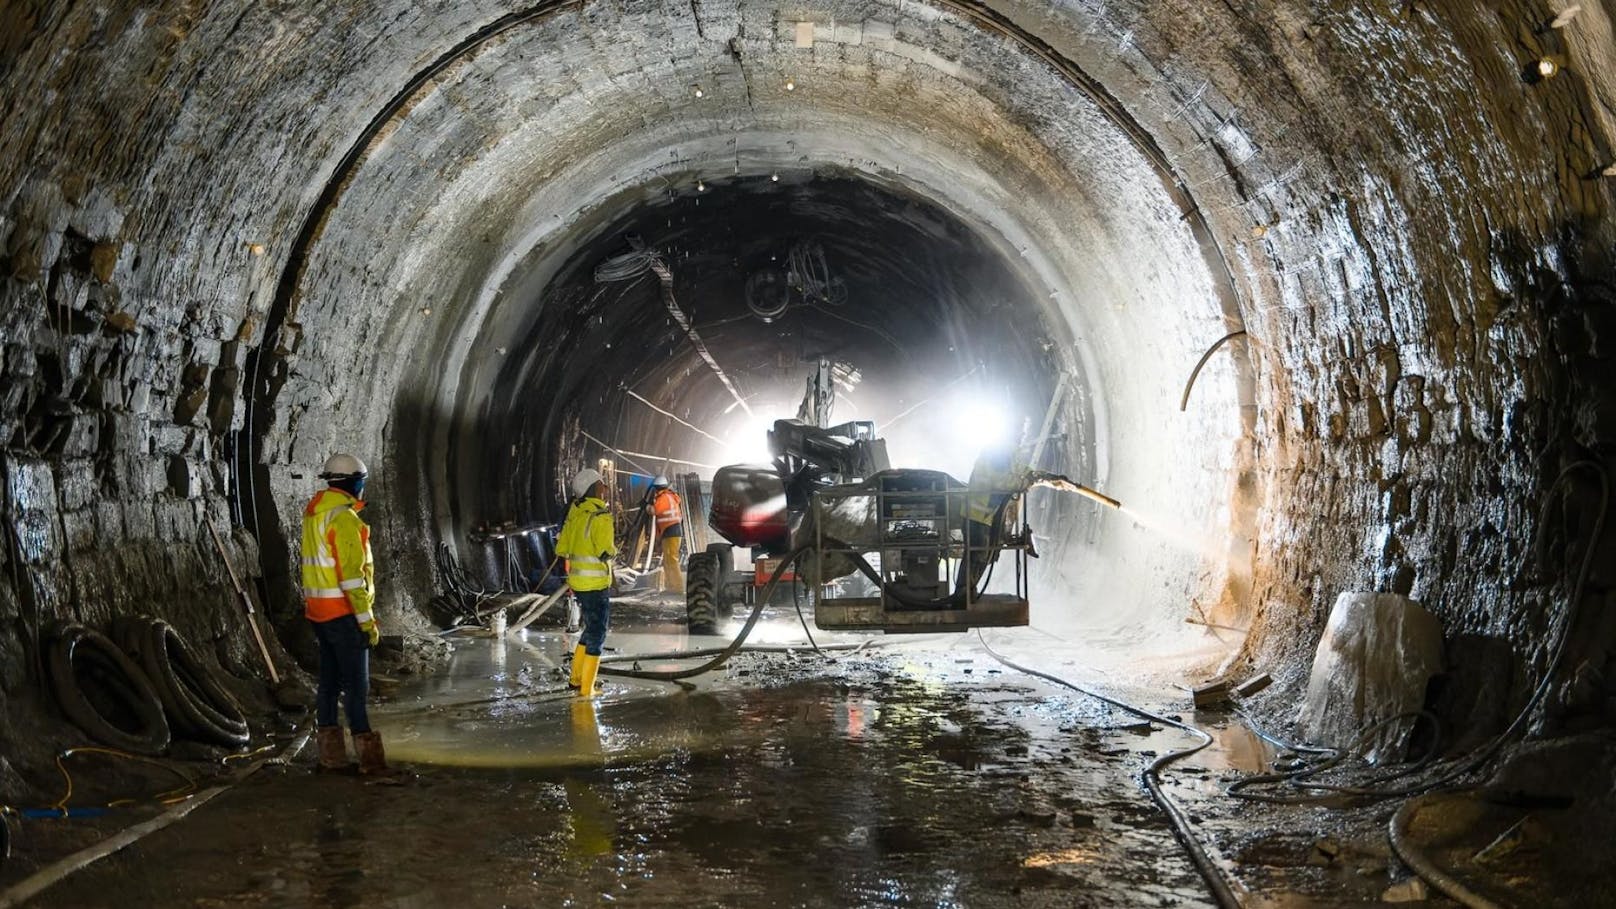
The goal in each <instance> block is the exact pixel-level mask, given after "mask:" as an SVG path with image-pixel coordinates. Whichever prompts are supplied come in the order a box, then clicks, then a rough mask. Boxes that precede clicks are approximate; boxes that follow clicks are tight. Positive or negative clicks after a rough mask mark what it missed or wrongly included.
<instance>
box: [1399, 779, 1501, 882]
mask: <svg viewBox="0 0 1616 909" xmlns="http://www.w3.org/2000/svg"><path fill="white" fill-rule="evenodd" d="M1426 798H1427V796H1420V797H1418V798H1412V799H1409V800H1408V801H1406V802H1404V803H1403V804H1402V806H1401V807H1399V808H1398V809H1397V813H1396V814H1393V815H1392V819H1391V820H1390V821H1389V822H1388V823H1387V825H1386V837H1387V839H1389V840H1391V844H1392V851H1393V852H1396V853H1397V857H1398V858H1400V859H1402V860H1403V864H1405V865H1407V866H1408V867H1409V868H1411V869H1413V871H1414V873H1415V874H1418V875H1419V876H1420V877H1422V878H1424V879H1425V882H1426V883H1428V884H1430V885H1431V886H1433V887H1435V888H1436V889H1438V890H1440V891H1442V893H1443V894H1445V895H1446V896H1448V897H1449V898H1450V899H1454V900H1457V901H1459V902H1460V903H1463V904H1464V905H1466V906H1468V907H1470V909H1501V907H1500V906H1499V905H1498V904H1497V903H1495V902H1493V901H1492V900H1489V899H1487V898H1486V897H1484V896H1481V895H1479V894H1477V893H1476V892H1475V891H1474V890H1471V889H1470V888H1468V887H1466V886H1465V885H1464V884H1462V883H1460V882H1459V881H1458V879H1456V878H1454V877H1453V876H1452V875H1450V874H1448V873H1447V872H1445V871H1443V870H1442V869H1440V868H1438V867H1437V866H1436V865H1435V864H1434V863H1432V862H1431V860H1430V859H1428V858H1426V857H1425V853H1423V852H1421V851H1420V850H1419V849H1418V848H1417V847H1416V846H1415V845H1414V843H1413V841H1412V840H1411V839H1410V838H1409V835H1408V828H1409V825H1410V824H1412V823H1413V821H1414V815H1415V814H1416V813H1417V812H1418V811H1419V810H1420V803H1421V802H1422V801H1424V800H1425V799H1426Z"/></svg>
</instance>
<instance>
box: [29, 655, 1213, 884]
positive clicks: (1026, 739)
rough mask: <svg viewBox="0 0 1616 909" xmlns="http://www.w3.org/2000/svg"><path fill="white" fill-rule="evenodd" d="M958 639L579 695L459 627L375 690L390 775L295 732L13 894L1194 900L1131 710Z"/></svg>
mask: <svg viewBox="0 0 1616 909" xmlns="http://www.w3.org/2000/svg"><path fill="white" fill-rule="evenodd" d="M611 643H612V644H615V645H616V646H617V647H618V648H621V650H622V651H625V652H650V651H655V650H662V649H669V648H668V647H667V644H668V643H669V641H668V640H667V639H665V638H663V637H661V636H658V635H652V634H634V633H632V632H630V633H620V634H617V635H615V636H614V638H613V640H612V641H611ZM970 643H974V638H972V639H968V641H967V639H962V638H953V639H944V640H941V641H937V640H933V641H929V642H918V643H907V644H904V645H903V646H900V647H897V648H893V649H891V650H883V651H879V652H876V651H866V652H863V653H859V654H856V655H843V656H840V657H839V658H838V659H836V660H835V661H834V662H829V661H827V660H826V659H825V658H822V657H819V656H816V655H813V654H811V653H805V654H802V655H796V654H767V655H765V654H757V655H750V654H748V655H742V656H741V657H739V658H737V660H736V661H735V662H734V663H732V664H731V666H730V667H729V668H728V669H727V670H725V671H722V672H720V673H717V674H715V676H714V677H704V679H703V682H702V684H701V687H699V688H696V689H694V690H688V689H681V688H679V687H676V686H674V685H669V684H665V683H646V682H637V681H623V680H617V679H613V680H611V681H609V682H608V683H607V685H606V690H605V692H604V694H603V695H602V696H601V697H600V698H599V699H598V700H597V701H596V702H595V704H594V705H593V706H592V707H591V706H590V705H588V704H587V703H586V702H581V701H578V700H575V699H572V698H568V697H566V696H565V694H564V693H562V692H560V691H557V690H556V689H557V686H558V685H559V684H560V680H559V678H558V674H557V670H556V668H555V667H556V666H557V664H558V659H557V658H558V656H559V655H560V653H562V652H563V650H564V646H565V645H564V641H563V640H562V639H561V638H560V637H559V636H557V635H537V636H534V637H533V638H532V639H531V640H530V641H527V642H515V641H512V642H509V643H500V642H496V641H493V640H489V639H480V640H471V641H463V642H461V643H460V644H459V645H458V647H457V650H456V654H455V658H454V663H453V665H452V669H451V672H450V673H447V674H444V675H440V676H437V677H434V678H430V679H423V680H421V681H419V682H416V683H413V684H411V685H410V686H408V687H405V688H401V689H400V690H399V691H398V692H397V693H396V695H395V696H394V697H393V698H392V699H391V700H390V701H389V702H388V703H387V704H384V705H382V706H381V708H380V709H379V710H378V711H377V715H376V719H375V725H376V727H377V728H378V729H379V730H381V731H382V732H383V734H384V736H386V738H387V741H388V745H389V751H390V755H389V756H390V757H391V758H392V759H393V760H394V761H395V762H403V763H407V764H409V765H411V766H413V767H414V768H415V769H416V770H417V772H418V774H419V776H418V779H417V780H416V781H415V782H414V783H413V784H412V785H410V786H408V787H404V788H390V787H383V786H373V785H364V784H362V783H360V782H359V781H358V780H356V779H353V778H347V777H340V776H323V775H317V774H315V773H313V772H312V754H310V753H309V751H310V750H311V749H305V751H304V753H303V754H302V756H301V757H300V758H299V759H298V761H296V762H294V763H293V764H292V765H291V766H290V767H287V768H284V769H274V768H266V769H265V770H264V771H262V772H260V773H258V774H257V775H256V776H254V777H252V778H250V779H249V780H247V781H246V782H244V783H243V784H241V785H240V786H238V787H236V788H235V789H232V790H231V791H229V792H227V793H225V794H224V795H222V796H220V797H219V798H218V799H216V800H215V801H213V802H211V803H209V804H208V805H206V806H203V807H202V808H201V809H199V810H197V811H196V812H195V813H193V814H192V815H191V816H189V817H188V818H186V819H185V820H184V821H182V822H180V823H179V824H176V825H174V826H172V827H169V828H167V829H164V830H162V831H159V832H157V833H155V834H152V835H150V836H148V837H146V838H145V839H143V840H141V841H139V842H138V843H137V844H135V845H134V846H132V847H131V848H129V849H127V850H125V851H123V852H121V853H119V854H117V855H115V856H113V857H112V858H110V859H108V860H106V861H104V862H101V863H99V864H97V865H95V866H92V867H91V868H90V869H88V870H86V871H84V872H81V873H79V874H77V875H75V876H73V877H71V878H69V879H67V880H66V881H64V882H62V883H61V884H59V885H57V886H56V887H55V888H53V889H52V890H51V891H49V892H47V893H46V894H44V896H43V897H42V898H41V899H42V900H43V902H41V903H40V905H46V904H49V905H60V906H94V905H119V906H137V907H138V906H172V905H193V906H238V905H239V906H246V905H251V906H357V905H378V906H441V905H448V904H455V905H461V906H467V907H473V906H504V905H509V906H590V905H604V904H608V903H612V904H622V905H634V906H973V907H974V906H1011V905H1014V906H1201V905H1210V903H1209V902H1208V898H1207V897H1206V896H1205V890H1204V885H1203V884H1202V882H1201V880H1200V879H1199V878H1198V877H1197V875H1196V874H1195V872H1194V870H1193V868H1192V866H1191V865H1190V863H1189V861H1188V860H1187V859H1186V858H1185V856H1184V854H1183V852H1182V850H1181V849H1180V847H1179V846H1178V844H1177V843H1176V842H1175V841H1174V839H1173V836H1172V834H1171V831H1170V829H1169V828H1168V826H1167V824H1166V822H1165V821H1164V820H1163V819H1162V818H1161V816H1160V815H1159V814H1158V813H1157V812H1156V810H1155V808H1154V806H1153V805H1152V804H1151V803H1150V801H1149V800H1148V798H1147V797H1146V795H1145V794H1144V793H1143V792H1142V791H1141V790H1140V789H1139V786H1138V783H1137V779H1136V777H1137V769H1138V764H1139V762H1140V761H1141V760H1142V759H1141V758H1139V756H1138V753H1137V752H1135V751H1130V750H1128V748H1127V746H1126V743H1125V742H1124V741H1122V740H1125V739H1129V738H1135V739H1137V738H1139V736H1137V735H1135V734H1134V733H1132V732H1129V731H1127V730H1124V729H1120V728H1108V727H1107V724H1109V723H1113V722H1122V721H1120V720H1115V719H1113V718H1111V717H1110V715H1108V714H1106V713H1104V712H1103V711H1102V709H1101V708H1099V707H1097V706H1096V705H1094V704H1092V703H1085V702H1084V701H1083V700H1082V699H1077V698H1074V697H1069V696H1068V693H1067V692H1064V691H1062V690H1060V689H1058V688H1056V687H1054V686H1050V685H1046V684H1045V683H1043V682H1041V681H1039V680H1036V679H1032V678H1029V677H1027V676H1023V675H1020V674H1018V673H1015V672H1012V671H1010V670H1006V669H1002V668H1001V667H999V666H998V664H997V663H995V662H993V661H992V660H991V659H990V658H988V657H987V656H986V655H984V654H983V653H982V652H981V651H980V650H977V649H975V648H973V647H972V646H969V644H970ZM647 665H648V666H649V664H647Z"/></svg>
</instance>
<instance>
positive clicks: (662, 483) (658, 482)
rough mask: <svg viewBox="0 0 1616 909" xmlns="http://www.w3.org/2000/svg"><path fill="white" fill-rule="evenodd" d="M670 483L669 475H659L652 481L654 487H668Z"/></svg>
mask: <svg viewBox="0 0 1616 909" xmlns="http://www.w3.org/2000/svg"><path fill="white" fill-rule="evenodd" d="M670 485H672V484H670V483H669V482H668V478H667V477H657V478H656V479H654V480H652V481H651V488H652V489H667V488H668V487H669V486H670Z"/></svg>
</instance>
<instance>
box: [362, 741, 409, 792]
mask: <svg viewBox="0 0 1616 909" xmlns="http://www.w3.org/2000/svg"><path fill="white" fill-rule="evenodd" d="M353 740H354V750H356V751H358V752H359V775H360V776H362V777H365V778H366V780H365V781H366V782H368V783H386V784H388V785H391V786H396V785H398V784H400V783H403V782H406V781H408V780H409V778H410V772H409V771H408V770H401V769H399V768H397V767H389V766H387V752H386V751H384V750H383V749H382V734H381V733H379V732H356V733H354V737H353Z"/></svg>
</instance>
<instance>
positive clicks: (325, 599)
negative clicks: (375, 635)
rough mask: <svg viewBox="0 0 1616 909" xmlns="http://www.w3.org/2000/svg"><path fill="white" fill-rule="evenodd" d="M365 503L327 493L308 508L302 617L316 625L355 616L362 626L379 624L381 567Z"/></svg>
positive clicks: (331, 491)
mask: <svg viewBox="0 0 1616 909" xmlns="http://www.w3.org/2000/svg"><path fill="white" fill-rule="evenodd" d="M364 507H365V503H364V502H361V501H359V500H358V499H355V498H354V497H353V496H351V495H348V494H347V493H346V492H343V491H342V490H340V489H322V490H320V491H319V492H317V493H315V494H314V498H312V499H310V500H309V505H308V507H307V508H305V509H303V547H302V549H303V614H304V615H305V616H307V617H308V618H309V620H310V621H313V622H329V621H331V620H332V619H340V618H342V617H343V616H345V615H352V616H353V617H354V618H355V619H358V620H359V625H360V627H366V626H369V625H371V624H372V623H374V622H375V621H376V616H375V613H374V612H373V611H372V605H373V603H374V602H375V599H376V566H375V563H374V562H373V561H372V560H371V555H370V527H369V526H367V525H366V524H365V522H364V520H363V519H362V518H360V517H359V509H361V508H364Z"/></svg>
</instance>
